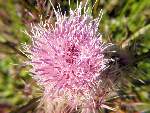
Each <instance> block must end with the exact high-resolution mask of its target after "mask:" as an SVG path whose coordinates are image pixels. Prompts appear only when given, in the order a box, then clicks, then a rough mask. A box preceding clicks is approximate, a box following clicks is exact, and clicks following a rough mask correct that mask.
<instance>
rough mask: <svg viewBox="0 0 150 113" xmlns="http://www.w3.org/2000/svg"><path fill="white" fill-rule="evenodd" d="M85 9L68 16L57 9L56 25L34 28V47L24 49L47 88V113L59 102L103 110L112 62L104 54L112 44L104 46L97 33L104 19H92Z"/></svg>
mask: <svg viewBox="0 0 150 113" xmlns="http://www.w3.org/2000/svg"><path fill="white" fill-rule="evenodd" d="M82 10H83V8H82V5H79V7H77V8H76V9H75V10H71V9H70V15H69V16H66V15H63V14H62V13H61V12H60V11H59V10H58V11H56V10H55V9H54V12H55V15H56V23H55V25H54V26H53V25H51V24H49V22H48V21H46V22H41V23H39V24H38V25H33V26H32V30H31V34H30V35H29V36H30V37H31V38H32V45H27V46H26V47H25V49H26V52H28V53H29V54H28V56H29V58H30V61H29V65H32V70H31V72H32V73H34V75H33V78H34V79H35V80H36V81H37V83H38V84H40V85H41V86H43V87H44V97H45V98H46V99H45V100H44V101H46V102H47V109H48V110H47V112H48V113H52V106H53V105H54V104H56V103H57V104H59V103H61V104H62V105H65V104H67V105H69V106H70V107H71V108H72V109H75V108H81V109H82V110H81V111H82V112H84V113H90V112H96V109H98V108H100V107H104V105H103V101H104V100H105V97H106V95H107V93H108V92H109V90H110V88H111V87H112V86H111V85H110V84H108V83H106V81H107V80H106V79H107V78H109V77H107V78H106V79H105V78H104V76H103V72H104V70H106V68H107V67H108V66H109V65H108V62H109V60H110V59H107V58H106V57H105V55H104V52H105V50H106V49H107V48H108V47H110V46H111V45H112V44H105V43H104V42H103V41H102V36H101V34H100V33H99V32H98V26H99V21H100V19H101V17H98V18H95V19H93V17H92V16H91V15H89V14H88V11H87V9H86V8H84V13H83V14H82V13H81V12H82ZM108 76H109V75H108ZM51 105H52V106H51ZM60 108H61V109H62V107H60ZM60 112H62V111H57V113H60Z"/></svg>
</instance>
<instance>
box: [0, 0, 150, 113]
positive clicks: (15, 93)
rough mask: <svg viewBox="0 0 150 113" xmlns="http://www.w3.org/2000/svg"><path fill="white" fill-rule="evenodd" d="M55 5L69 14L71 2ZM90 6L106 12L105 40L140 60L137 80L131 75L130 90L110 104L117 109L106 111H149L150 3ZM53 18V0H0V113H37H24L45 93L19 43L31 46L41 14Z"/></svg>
mask: <svg viewBox="0 0 150 113" xmlns="http://www.w3.org/2000/svg"><path fill="white" fill-rule="evenodd" d="M52 2H53V4H54V6H57V5H58V3H60V5H61V8H62V12H65V11H66V12H67V11H68V10H69V5H68V1H67V0H52ZM82 2H83V3H85V2H86V0H82ZM94 3H95V5H94ZM88 5H89V7H90V11H89V13H90V14H91V15H93V17H94V18H95V17H97V16H98V14H99V12H100V10H101V9H103V18H102V20H101V23H100V32H101V33H102V35H103V38H104V39H105V40H106V41H107V42H113V43H115V44H117V45H118V46H119V47H120V48H122V47H125V46H126V45H130V46H129V47H128V48H129V49H130V50H133V52H134V54H135V55H138V56H141V58H140V59H139V60H138V61H137V62H136V65H135V66H134V67H133V70H134V69H135V71H134V72H133V73H132V74H130V75H129V76H131V78H132V75H134V77H136V76H137V79H134V77H133V79H132V80H131V83H130V82H129V83H128V84H126V85H127V86H126V87H127V88H122V89H120V90H118V92H117V94H118V98H114V99H112V100H111V103H113V104H114V105H115V107H116V108H117V111H114V112H113V111H108V110H104V111H103V112H105V113H110V112H111V113H150V0H97V1H95V0H88ZM92 6H94V7H93V8H92ZM70 7H71V8H73V9H74V8H75V7H76V0H71V4H70ZM51 14H52V7H51V5H50V3H49V0H0V113H9V112H12V113H34V111H33V110H32V109H29V110H28V112H26V111H25V112H24V111H21V110H20V109H22V106H24V107H26V105H29V104H30V103H32V99H33V98H36V97H38V96H39V95H40V92H41V91H40V90H41V89H40V88H39V87H38V86H37V85H36V84H35V82H34V81H33V80H32V78H31V76H30V74H29V72H28V70H29V67H27V66H25V65H24V63H23V62H24V61H26V60H27V58H26V56H25V55H24V54H23V53H22V52H21V50H20V49H21V44H22V43H25V42H27V43H28V42H30V41H29V38H28V36H26V35H25V34H24V33H23V31H24V30H26V29H30V27H29V26H30V24H31V23H33V22H34V23H37V22H39V21H40V16H41V15H42V17H43V19H44V20H45V19H47V18H49V16H50V15H51ZM54 20H55V19H54ZM54 20H52V22H54ZM34 106H36V104H34V105H33V107H34ZM24 107H23V108H24ZM19 110H20V111H19Z"/></svg>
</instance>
